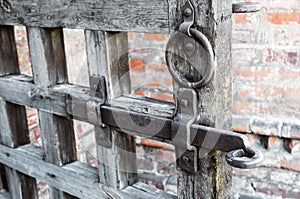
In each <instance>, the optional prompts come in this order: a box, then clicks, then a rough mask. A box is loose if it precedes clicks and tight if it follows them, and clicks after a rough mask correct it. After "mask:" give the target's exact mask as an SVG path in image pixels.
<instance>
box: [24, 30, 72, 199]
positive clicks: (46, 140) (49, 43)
mask: <svg viewBox="0 0 300 199" xmlns="http://www.w3.org/2000/svg"><path fill="white" fill-rule="evenodd" d="M27 35H28V43H29V50H30V58H31V63H32V69H33V74H34V82H35V85H37V86H39V87H42V88H45V87H49V86H53V85H56V84H58V83H65V82H67V79H68V78H67V66H66V59H65V51H64V42H63V31H62V29H59V28H58V29H42V28H33V27H30V28H27ZM39 125H40V129H41V133H42V140H43V148H44V150H45V154H46V160H47V161H48V162H51V163H54V164H55V165H58V166H62V165H64V164H67V163H70V162H73V161H75V160H76V144H75V135H74V128H73V122H72V121H71V120H69V119H67V118H65V117H61V116H56V115H53V114H51V113H47V112H44V111H39ZM50 198H54V199H59V198H76V197H71V196H70V195H68V194H67V193H62V192H61V191H60V190H58V189H56V188H50Z"/></svg>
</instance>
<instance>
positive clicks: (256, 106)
mask: <svg viewBox="0 0 300 199" xmlns="http://www.w3.org/2000/svg"><path fill="white" fill-rule="evenodd" d="M232 112H233V113H234V114H240V115H245V114H250V115H254V114H255V115H257V114H264V113H268V104H267V103H264V102H249V101H241V100H234V101H233V107H232Z"/></svg>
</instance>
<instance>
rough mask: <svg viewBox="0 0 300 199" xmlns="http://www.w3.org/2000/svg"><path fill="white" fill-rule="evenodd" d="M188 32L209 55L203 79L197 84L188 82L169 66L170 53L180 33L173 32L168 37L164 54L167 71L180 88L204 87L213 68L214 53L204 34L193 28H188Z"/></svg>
mask: <svg viewBox="0 0 300 199" xmlns="http://www.w3.org/2000/svg"><path fill="white" fill-rule="evenodd" d="M188 32H189V33H190V34H191V37H192V38H194V39H195V40H196V41H197V42H199V43H200V44H202V46H203V47H204V49H205V50H206V51H207V52H208V53H209V58H208V62H209V63H208V67H207V68H206V73H205V75H204V76H203V78H202V79H201V80H200V81H198V82H190V81H188V80H187V79H186V78H185V77H183V75H180V74H178V72H176V70H175V67H173V66H172V64H171V59H172V53H171V52H172V50H173V48H174V46H175V44H176V43H177V41H178V39H179V38H178V37H179V36H180V34H183V33H181V32H175V33H174V34H173V35H172V36H171V37H170V39H169V41H168V43H167V47H166V54H165V56H166V63H167V66H168V69H169V71H170V73H171V75H172V76H173V78H174V79H175V80H176V81H177V82H179V83H180V84H181V85H182V86H184V87H189V88H201V87H203V86H204V85H206V84H207V83H208V82H209V81H210V79H211V77H212V74H213V67H214V52H213V49H212V46H211V44H210V42H209V40H208V39H207V37H206V36H205V35H204V34H202V33H201V32H200V31H198V30H197V29H194V28H189V31H188Z"/></svg>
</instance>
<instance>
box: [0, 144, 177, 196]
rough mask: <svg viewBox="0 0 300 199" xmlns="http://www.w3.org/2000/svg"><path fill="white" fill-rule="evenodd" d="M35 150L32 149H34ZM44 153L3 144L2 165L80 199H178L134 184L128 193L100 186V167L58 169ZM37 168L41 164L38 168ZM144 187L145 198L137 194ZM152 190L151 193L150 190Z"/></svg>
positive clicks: (75, 165)
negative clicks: (162, 195) (45, 159)
mask: <svg viewBox="0 0 300 199" xmlns="http://www.w3.org/2000/svg"><path fill="white" fill-rule="evenodd" d="M30 148H31V149H30ZM42 158H43V156H42V151H41V149H40V148H36V147H35V146H33V145H26V146H22V147H19V148H17V149H11V148H9V147H5V146H3V145H0V162H1V163H2V164H5V165H9V166H10V167H12V168H14V169H16V170H18V171H19V172H22V173H25V174H27V175H30V176H32V177H34V178H37V179H39V180H40V181H43V182H46V183H47V184H49V185H50V186H52V187H56V188H59V189H61V190H63V191H64V192H67V193H69V194H71V195H76V196H77V197H79V198H89V199H99V198H103V199H107V198H120V199H132V198H140V199H147V198H154V197H156V198H160V197H159V196H161V194H164V198H165V199H169V198H170V199H171V198H174V196H172V195H169V194H165V193H162V191H160V190H157V189H154V188H150V187H148V188H147V185H140V184H138V185H136V186H135V185H134V186H133V187H138V188H134V189H131V190H132V192H129V193H128V191H127V190H124V191H123V190H121V191H120V190H118V189H114V188H111V187H107V186H104V185H102V184H99V181H98V180H99V178H98V172H97V169H96V168H91V167H90V166H89V165H86V164H84V163H80V162H73V163H71V164H67V165H65V166H63V167H59V166H56V165H54V164H51V163H47V162H45V161H43V159H42ZM36 165H39V166H38V167H37V166H36ZM140 187H143V189H142V190H144V194H143V195H141V196H145V197H141V196H138V197H133V196H136V192H138V191H139V190H141V188H140ZM148 189H149V190H148Z"/></svg>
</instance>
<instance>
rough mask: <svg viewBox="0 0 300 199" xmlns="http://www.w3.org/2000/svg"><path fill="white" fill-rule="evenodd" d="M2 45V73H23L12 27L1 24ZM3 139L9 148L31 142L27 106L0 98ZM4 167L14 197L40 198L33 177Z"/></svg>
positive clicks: (0, 54) (1, 133)
mask: <svg viewBox="0 0 300 199" xmlns="http://www.w3.org/2000/svg"><path fill="white" fill-rule="evenodd" d="M0 44H1V45H0V76H1V75H8V74H18V73H20V71H19V66H18V55H17V49H16V43H15V36H14V28H13V26H0ZM0 142H1V144H4V145H6V146H9V147H18V146H20V145H23V144H27V143H29V142H30V141H29V132H28V126H27V119H26V111H25V107H24V106H19V105H16V104H11V103H9V102H6V101H4V100H2V99H1V98H0ZM5 170H6V178H7V181H8V188H9V191H10V195H11V198H13V199H19V198H20V199H21V198H24V199H27V198H38V196H37V187H36V181H35V179H34V178H31V177H29V176H26V175H24V174H21V173H19V172H17V171H15V170H13V169H11V168H8V167H6V168H5Z"/></svg>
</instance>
